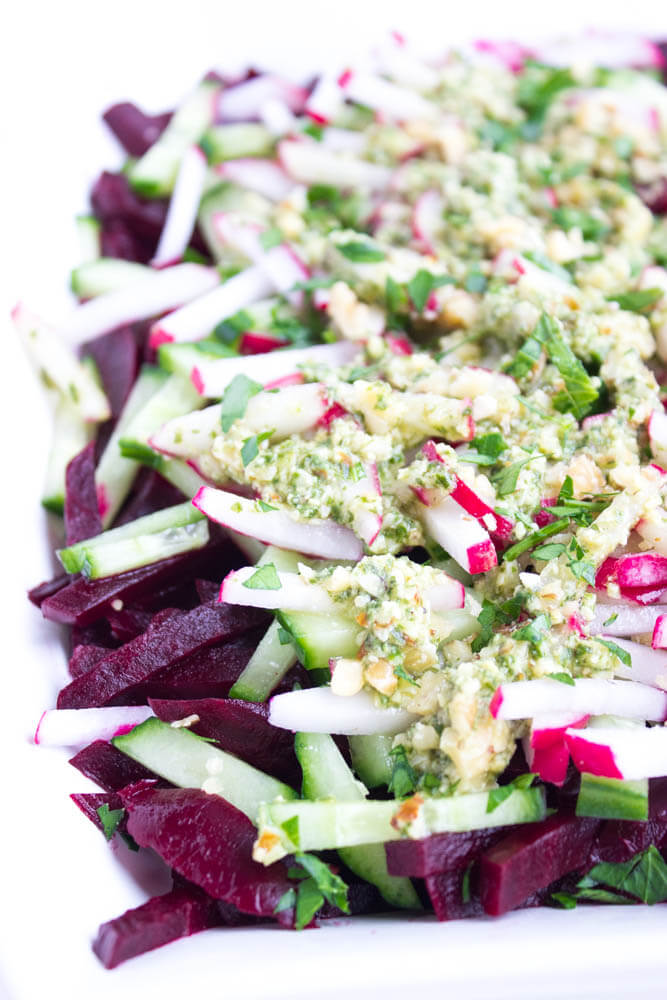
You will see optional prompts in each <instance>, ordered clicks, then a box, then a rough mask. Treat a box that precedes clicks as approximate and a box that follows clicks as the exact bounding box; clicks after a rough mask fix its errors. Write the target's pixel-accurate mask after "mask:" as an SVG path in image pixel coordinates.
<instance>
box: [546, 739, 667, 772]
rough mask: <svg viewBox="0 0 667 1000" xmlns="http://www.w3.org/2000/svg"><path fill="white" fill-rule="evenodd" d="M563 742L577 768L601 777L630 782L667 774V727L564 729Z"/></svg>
mask: <svg viewBox="0 0 667 1000" xmlns="http://www.w3.org/2000/svg"><path fill="white" fill-rule="evenodd" d="M565 738H566V740H567V745H568V748H569V751H570V754H571V756H572V760H573V761H574V763H575V765H576V767H577V769H578V770H579V771H584V772H586V773H588V774H597V775H600V776H601V777H603V778H618V779H625V780H628V781H633V780H636V779H639V778H661V777H664V776H665V775H667V728H665V727H664V726H653V727H652V728H651V729H648V728H646V729H632V730H630V729H616V728H614V729H603V728H599V729H598V728H595V729H584V730H583V731H582V730H577V729H568V730H567V733H566V737H565Z"/></svg>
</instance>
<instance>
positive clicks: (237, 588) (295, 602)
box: [193, 487, 337, 614]
mask: <svg viewBox="0 0 667 1000" xmlns="http://www.w3.org/2000/svg"><path fill="white" fill-rule="evenodd" d="M205 488H206V487H205ZM195 500H196V497H195ZM193 502H194V501H193ZM259 572H261V570H258V569H257V567H256V566H243V567H242V568H241V569H237V570H232V572H231V573H228V574H227V576H226V577H225V579H224V580H223V581H222V584H221V586H220V597H219V600H220V602H221V603H222V604H240V605H242V606H243V607H247V608H266V609H267V610H270V611H277V610H280V611H314V612H317V613H318V614H332V613H333V612H334V611H336V610H337V607H336V602H335V601H334V599H333V598H332V597H330V596H329V594H328V593H327V592H326V590H324V588H323V587H320V586H319V585H318V584H316V583H307V582H306V581H305V580H303V579H302V578H301V577H300V576H299V574H298V573H278V574H277V576H278V579H279V580H280V586H279V587H275V588H272V589H263V588H261V587H254V586H252V578H253V577H254V576H256V575H257V574H258V573H259ZM249 581H250V585H249Z"/></svg>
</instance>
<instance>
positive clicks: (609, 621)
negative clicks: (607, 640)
mask: <svg viewBox="0 0 667 1000" xmlns="http://www.w3.org/2000/svg"><path fill="white" fill-rule="evenodd" d="M617 618H618V611H614V613H613V615H609V618H607V619H606V621H603V622H602V627H603V628H606V627H607V625H613V624H614V622H615V621H616V619H617Z"/></svg>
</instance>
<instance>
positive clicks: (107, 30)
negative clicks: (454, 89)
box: [0, 0, 667, 1000]
mask: <svg viewBox="0 0 667 1000" xmlns="http://www.w3.org/2000/svg"><path fill="white" fill-rule="evenodd" d="M586 26H593V27H595V26H597V27H601V26H605V27H617V28H625V29H629V30H643V31H645V32H646V33H647V34H649V35H652V36H653V37H660V36H661V35H662V36H664V37H667V10H666V9H665V5H664V4H663V3H657V2H656V3H648V2H634V3H632V4H622V5H621V4H619V3H616V4H613V3H609V2H606V3H598V2H578V3H575V2H563V0H561V2H557V3H540V2H539V0H537V2H535V0H533V2H530V3H525V2H514V3H512V2H511V0H505V2H503V3H499V2H494V3H487V2H477V3H472V2H469V3H458V2H457V3H454V2H451V0H450V2H447V0H441V2H424V0H403V2H400V3H399V2H395V0H381V2H377V0H356V2H350V0H337V2H317V0H313V2H311V3H309V4H306V3H301V2H289V0H274V2H271V3H263V2H254V3H253V2H243V0H236V2H233V3H230V2H228V0H218V2H196V0H195V2H193V0H184V2H181V3H172V2H168V0H164V2H161V3H156V2H154V0H149V2H146V0H143V2H142V0H134V2H133V3H130V2H127V0H108V2H106V3H104V2H100V0H89V2H87V3H78V2H70V3H67V2H61V3H56V2H53V3H48V2H44V3H35V2H32V3H25V2H24V3H23V4H22V5H21V6H20V7H19V3H18V2H15V3H12V5H11V8H10V10H9V11H5V13H4V15H3V21H2V34H3V43H4V45H3V52H2V57H1V59H0V83H1V86H0V106H1V107H0V122H1V124H2V132H3V135H2V148H3V153H2V158H1V159H0V164H1V166H0V326H1V327H2V331H1V333H0V336H1V337H2V338H3V341H2V342H3V349H2V352H1V353H0V406H1V407H2V423H1V424H0V427H1V428H2V429H1V432H0V434H1V437H0V440H1V441H2V449H3V458H4V460H3V462H2V470H3V471H2V488H1V489H0V496H1V500H0V503H2V515H3V516H2V519H1V520H0V525H2V526H3V529H4V530H2V533H1V537H2V549H1V550H0V551H2V556H3V558H2V560H1V562H0V571H1V572H2V576H1V579H2V583H1V584H0V588H1V593H2V601H1V603H0V621H1V622H2V644H1V645H0V662H1V664H2V667H1V669H2V672H3V675H4V676H3V679H2V686H1V687H0V697H2V703H3V711H2V723H1V726H0V740H1V742H2V748H1V750H2V752H1V753H0V760H1V761H2V765H3V766H2V770H1V771H0V774H1V775H2V791H3V793H4V794H3V796H2V800H1V802H2V805H1V806H0V809H1V810H2V813H1V817H2V818H1V820H0V859H1V861H2V872H3V874H2V879H1V881H0V885H1V889H0V901H1V902H0V997H2V996H3V995H4V996H6V997H10V998H11V1000H37V998H38V997H39V998H43V997H50V998H55V1000H60V998H61V997H62V998H69V1000H89V998H90V1000H93V998H94V1000H111V997H117V996H118V997H122V998H123V1000H139V998H140V997H141V998H142V1000H143V998H144V997H145V996H154V995H159V996H160V997H161V998H165V1000H172V998H174V1000H175V998H176V997H179V998H180V997H181V996H182V995H183V993H184V991H185V990H188V991H189V993H190V994H191V995H198V996H202V997H203V996H205V997H206V998H207V1000H209V998H217V997H227V998H233V1000H236V998H240V997H243V998H252V997H258V998H259V997H261V998H268V997H283V996H284V997H294V998H296V997H305V996H310V995H317V994H319V995H320V996H322V997H328V996H332V997H333V996H338V995H340V993H341V992H344V993H345V995H346V997H347V998H352V1000H354V998H356V997H361V996H364V997H376V996H377V997H379V996H382V997H383V998H387V1000H389V998H393V997H399V996H401V997H402V996H405V995H406V993H408V992H409V994H410V995H411V996H413V997H429V998H430V997H435V996H438V997H440V996H443V995H445V992H446V993H447V995H448V996H451V997H460V996H463V995H465V996H466V997H467V998H470V1000H473V998H475V997H478V996H479V997H488V998H504V997H508V998H509V997H517V998H518V997H521V998H528V997H553V998H557V997H558V998H560V997H565V996H568V997H578V998H585V997H598V996H599V997H603V996H604V997H606V998H612V997H617V998H620V997H625V996H628V995H629V994H630V992H631V991H632V992H633V993H634V992H635V991H636V992H637V993H639V994H643V996H644V997H658V996H664V992H665V991H664V982H665V979H664V972H665V971H666V970H665V965H666V963H665V960H664V954H665V945H664V942H665V936H664V934H665V930H667V921H666V920H665V907H661V908H656V909H655V910H653V911H650V910H648V909H647V908H644V909H638V910H632V911H628V910H625V909H623V910H622V911H617V910H615V909H599V910H595V911H592V910H588V911H581V912H579V911H575V912H572V913H559V912H555V911H541V912H539V913H535V912H526V913H519V914H512V915H510V916H509V917H507V918H504V919H503V920H502V921H499V922H497V923H490V922H483V923H478V922H465V923H457V924H448V925H440V926H438V925H436V924H434V923H432V922H427V923H423V922H421V923H420V922H407V921H401V922H399V923H396V922H390V923H387V922H382V921H366V922H361V923H358V924H356V925H354V926H350V925H345V926H342V927H337V928H327V929H326V930H320V931H317V932H306V933H304V934H301V935H289V934H287V933H284V932H276V931H273V930H260V931H254V932H220V933H216V932H213V933H209V934H204V935H200V936H199V937H197V938H193V939H191V940H190V941H188V942H181V943H179V944H177V945H172V946H170V947H169V948H167V949H165V950H163V951H160V952H156V953H153V954H152V955H149V956H146V957H145V958H142V959H140V960H138V961H134V962H131V963H129V964H128V965H127V966H125V967H122V968H121V969H119V970H116V971H115V972H113V973H106V972H104V971H103V970H102V969H101V967H100V966H99V965H98V964H97V962H96V960H95V959H94V957H93V956H92V954H91V952H90V950H89V941H90V939H91V938H92V936H93V935H94V933H95V930H96V927H97V925H98V924H99V923H100V922H101V921H103V920H106V919H109V918H110V917H112V916H115V915H117V914H118V913H120V912H122V911H123V910H124V909H125V908H127V907H128V906H131V905H136V904H137V903H139V902H141V901H142V900H143V899H145V898H146V895H147V894H150V892H152V891H155V890H156V889H160V888H162V887H163V884H162V885H161V883H160V874H159V871H156V872H153V873H152V875H151V873H148V875H146V874H144V875H142V879H143V886H139V885H137V884H136V883H135V881H134V880H133V879H132V878H131V877H130V875H129V874H128V872H127V870H126V869H127V865H128V864H131V859H129V860H128V858H127V856H122V857H114V856H113V855H111V854H110V852H109V850H108V848H107V846H106V845H105V843H104V842H103V840H102V838H101V837H100V835H99V833H97V831H95V830H94V829H93V827H92V825H90V824H89V823H87V821H86V820H85V819H83V817H81V818H79V816H78V814H77V813H76V810H75V808H74V806H73V805H72V804H71V803H69V802H68V800H67V794H68V793H69V792H71V791H75V790H78V791H81V790H84V789H85V787H86V783H85V782H84V780H83V779H82V778H81V777H80V776H78V775H77V774H76V773H75V772H74V771H73V770H72V769H71V768H69V767H68V766H67V765H66V763H65V759H66V758H65V755H63V754H58V753H55V752H49V751H45V750H41V751H38V750H36V748H34V747H32V746H31V745H30V744H29V742H28V734H29V731H30V729H31V727H34V723H35V721H36V719H37V717H38V715H39V712H40V710H41V708H42V707H46V706H48V705H50V704H52V703H53V700H54V697H55V693H56V690H57V688H58V686H59V685H60V684H61V683H62V681H63V680H64V677H65V674H64V659H63V653H62V648H61V645H60V637H59V636H58V635H57V631H58V630H57V629H55V627H53V626H47V625H46V624H45V623H43V622H42V621H41V619H40V616H39V614H38V613H37V612H36V611H35V609H33V608H32V607H30V606H28V604H27V602H26V601H25V598H24V591H25V589H26V588H27V587H28V586H30V585H31V584H33V583H35V582H37V581H38V580H39V579H42V578H44V577H45V576H48V575H50V559H49V556H48V553H47V549H46V546H45V544H44V537H45V520H44V518H43V516H42V514H41V511H40V508H39V506H38V497H39V495H40V489H41V481H42V475H43V468H44V460H45V455H46V450H47V448H48V440H49V417H48V411H47V410H46V408H45V407H44V405H43V403H42V401H41V399H40V397H39V394H38V392H37V390H36V387H35V384H34V381H33V378H32V375H31V373H30V372H29V370H28V368H27V365H26V364H25V362H24V359H23V358H22V356H21V355H20V353H19V352H18V351H17V349H16V345H15V343H14V339H13V333H12V331H11V329H10V328H9V325H8V324H7V323H6V315H7V311H8V308H9V306H10V305H11V304H13V302H15V301H16V300H17V299H18V298H20V297H24V298H26V300H27V301H28V302H29V303H30V304H31V305H32V306H33V307H34V308H35V309H36V310H37V311H40V312H43V313H45V314H46V315H47V316H57V315H58V313H59V312H60V311H61V310H62V309H63V308H64V306H65V303H66V301H67V297H66V291H65V289H66V279H67V272H68V269H69V267H71V266H72V265H73V264H74V263H76V242H75V235H74V228H73V225H72V217H73V215H74V213H75V212H76V211H80V210H83V209H85V205H86V201H85V191H86V189H87V187H88V185H89V183H90V181H91V180H92V178H93V177H94V175H95V173H96V171H97V170H98V169H100V167H102V166H103V165H106V166H111V167H113V166H115V165H117V164H118V163H119V154H118V152H117V150H116V148H115V146H114V144H113V143H112V142H111V141H110V139H109V137H108V136H107V135H106V133H105V131H104V130H103V128H101V127H100V126H99V125H98V114H99V112H100V110H102V109H103V108H104V107H105V106H107V105H108V104H110V103H112V102H115V101H118V100H123V99H132V100H135V101H137V102H138V103H140V104H143V105H145V106H146V108H147V110H152V111H158V110H164V109H165V108H168V107H170V106H171V105H173V103H174V102H175V101H176V100H177V99H178V98H179V97H180V96H181V95H183V93H184V92H186V91H187V90H188V89H189V88H190V87H191V86H192V85H193V84H194V83H195V82H196V80H197V78H198V76H200V75H201V74H202V73H203V72H204V71H206V70H207V69H209V68H212V67H214V66H217V67H219V68H225V69H232V68H236V67H241V66H243V65H245V64H247V63H252V64H253V65H256V66H276V67H278V68H282V69H283V70H286V71H289V72H290V73H291V74H292V75H293V76H295V77H296V78H299V76H302V75H306V74H307V73H308V72H312V71H316V70H317V69H318V68H320V67H321V66H322V65H325V64H326V65H330V66H332V67H335V66H339V65H345V64H347V63H350V62H354V59H355V56H356V55H357V54H362V53H363V52H364V51H365V50H366V49H367V47H368V46H369V45H370V44H372V42H373V40H374V39H376V38H377V37H378V36H379V35H380V34H381V33H382V31H384V30H386V29H389V28H397V29H399V30H401V31H402V32H403V33H404V34H406V35H407V36H408V38H410V39H414V40H415V41H416V42H417V43H419V44H421V45H423V46H425V47H426V48H430V50H431V51H438V50H439V49H441V48H443V47H446V46H447V45H448V44H450V43H452V42H455V41H456V40H460V39H464V38H469V37H475V36H477V37H479V36H488V37H493V36H496V37H513V38H518V39H521V40H530V39H535V38H539V37H543V36H545V35H549V34H553V33H567V32H568V31H572V30H576V29H578V28H581V27H586ZM151 879H152V884H148V883H149V882H150V881H151ZM3 983H4V994H3ZM447 987H449V989H447Z"/></svg>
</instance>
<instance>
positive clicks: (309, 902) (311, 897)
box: [294, 878, 324, 931]
mask: <svg viewBox="0 0 667 1000" xmlns="http://www.w3.org/2000/svg"><path fill="white" fill-rule="evenodd" d="M323 902H324V896H323V895H322V893H321V892H320V890H319V889H318V888H317V885H316V884H315V882H314V881H313V880H312V878H307V879H304V881H303V882H299V886H298V888H297V890H296V920H295V922H294V926H295V927H296V929H297V930H298V931H301V930H303V928H304V927H307V926H308V924H309V923H310V922H311V921H312V919H313V917H314V916H315V914H316V913H317V911H318V910H319V908H320V906H321V905H322V903H323Z"/></svg>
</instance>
